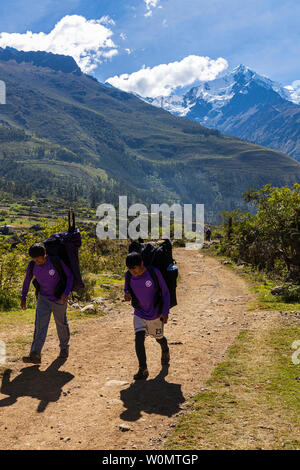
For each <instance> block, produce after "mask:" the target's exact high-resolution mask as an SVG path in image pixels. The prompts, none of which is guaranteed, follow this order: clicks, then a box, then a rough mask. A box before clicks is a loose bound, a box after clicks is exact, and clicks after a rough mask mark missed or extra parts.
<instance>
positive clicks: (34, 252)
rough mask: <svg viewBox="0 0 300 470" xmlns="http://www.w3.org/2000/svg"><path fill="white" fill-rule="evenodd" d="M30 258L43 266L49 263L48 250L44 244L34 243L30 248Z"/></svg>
mask: <svg viewBox="0 0 300 470" xmlns="http://www.w3.org/2000/svg"><path fill="white" fill-rule="evenodd" d="M29 256H30V257H31V258H32V259H33V261H34V262H35V263H36V264H38V265H39V266H42V265H43V264H45V263H46V261H47V255H46V249H45V246H44V244H43V243H34V245H32V246H31V247H30V248H29Z"/></svg>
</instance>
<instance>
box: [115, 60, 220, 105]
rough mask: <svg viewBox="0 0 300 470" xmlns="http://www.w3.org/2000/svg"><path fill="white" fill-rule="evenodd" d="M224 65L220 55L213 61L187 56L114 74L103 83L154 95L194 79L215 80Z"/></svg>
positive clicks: (191, 82) (164, 92) (167, 93)
mask: <svg viewBox="0 0 300 470" xmlns="http://www.w3.org/2000/svg"><path fill="white" fill-rule="evenodd" d="M227 67H228V63H227V61H226V60H225V59H223V58H222V57H219V58H218V59H217V60H213V59H210V58H209V57H201V56H197V55H189V56H187V57H185V58H184V59H182V60H181V61H176V62H170V63H169V64H160V65H157V66H156V67H153V68H150V67H145V66H143V67H142V69H141V70H138V71H137V72H134V73H131V74H126V73H124V74H122V75H120V76H117V75H115V76H114V77H110V78H108V79H107V80H106V82H107V83H109V84H110V85H113V86H114V87H116V88H120V89H121V90H124V91H127V92H134V93H138V94H139V95H140V96H143V97H149V98H154V97H157V96H169V95H170V94H171V93H172V91H174V90H175V89H176V88H178V87H184V86H187V85H192V84H193V83H194V82H195V81H197V80H203V81H207V80H214V79H215V78H216V76H217V75H218V74H219V73H220V72H223V71H224V70H225V69H227Z"/></svg>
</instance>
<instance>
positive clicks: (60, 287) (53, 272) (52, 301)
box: [21, 243, 73, 364]
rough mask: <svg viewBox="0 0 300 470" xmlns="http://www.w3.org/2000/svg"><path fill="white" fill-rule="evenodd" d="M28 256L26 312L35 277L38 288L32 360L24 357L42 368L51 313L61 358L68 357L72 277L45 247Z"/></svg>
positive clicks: (36, 247)
mask: <svg viewBox="0 0 300 470" xmlns="http://www.w3.org/2000/svg"><path fill="white" fill-rule="evenodd" d="M29 256H30V257H31V258H32V260H31V261H30V263H29V264H28V266H27V272H26V277H25V280H24V283H23V289H22V296H21V307H22V309H23V310H25V309H26V296H27V293H28V289H29V285H30V281H31V279H32V277H33V276H35V280H34V281H33V283H34V285H35V287H36V293H37V305H36V314H35V315H36V316H35V331H34V338H33V343H32V346H31V350H30V354H29V356H25V357H23V361H24V362H26V363H34V364H40V363H41V351H42V348H43V346H44V343H45V340H46V336H47V331H48V326H49V322H50V317H51V312H53V316H54V320H55V323H56V329H57V334H58V337H59V341H60V355H59V357H61V358H66V357H68V355H69V339H70V330H69V325H68V322H67V301H68V295H69V294H70V291H71V289H72V284H73V274H72V272H71V270H70V269H69V268H68V267H67V266H66V265H65V263H64V262H63V261H62V260H61V259H59V258H57V257H56V258H52V257H49V256H48V255H47V254H46V250H45V247H44V245H43V244H42V243H35V244H34V245H32V246H31V247H30V249H29Z"/></svg>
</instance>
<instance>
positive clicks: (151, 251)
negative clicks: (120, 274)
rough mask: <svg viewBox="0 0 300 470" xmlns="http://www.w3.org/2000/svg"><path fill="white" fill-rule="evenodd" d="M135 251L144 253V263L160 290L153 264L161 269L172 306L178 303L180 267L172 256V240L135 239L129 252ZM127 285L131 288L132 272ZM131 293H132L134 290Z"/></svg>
mask: <svg viewBox="0 0 300 470" xmlns="http://www.w3.org/2000/svg"><path fill="white" fill-rule="evenodd" d="M133 251H135V252H137V253H140V254H141V255H142V259H143V261H144V265H145V266H146V267H147V269H148V271H149V273H150V275H151V277H152V279H153V281H154V284H155V287H156V288H157V289H158V291H159V292H160V287H159V283H158V279H157V277H156V275H155V271H154V270H153V269H152V270H151V266H152V267H154V268H157V269H159V270H160V272H161V274H162V276H163V278H164V280H165V282H166V284H167V287H168V289H169V292H170V308H172V307H174V306H175V305H177V298H176V287H177V277H178V268H177V266H176V263H175V260H174V259H173V256H172V243H171V241H170V240H168V239H166V240H164V241H163V242H162V243H160V244H158V243H154V242H146V243H144V242H143V240H142V239H139V240H138V241H133V242H132V243H131V244H130V245H129V248H128V253H132V252H133ZM128 273H129V271H128ZM127 286H129V288H130V273H129V279H128V278H127ZM130 293H131V294H132V292H130ZM160 295H161V293H160ZM133 302H135V299H133ZM154 305H155V303H154ZM133 306H135V305H133Z"/></svg>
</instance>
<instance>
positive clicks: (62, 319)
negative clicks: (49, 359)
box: [30, 294, 70, 354]
mask: <svg viewBox="0 0 300 470" xmlns="http://www.w3.org/2000/svg"><path fill="white" fill-rule="evenodd" d="M51 313H53V316H54V320H55V323H56V329H57V334H58V338H59V345H60V348H61V349H65V348H67V347H68V346H69V340H70V330H69V325H68V321H67V304H61V303H58V302H51V301H50V300H48V299H47V298H46V297H44V296H43V295H41V294H39V295H38V299H37V305H36V312H35V329H34V337H33V342H32V345H31V350H30V353H32V352H36V353H37V354H40V353H41V351H42V348H43V346H44V343H45V341H46V336H47V331H48V326H49V322H50V317H51Z"/></svg>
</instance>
